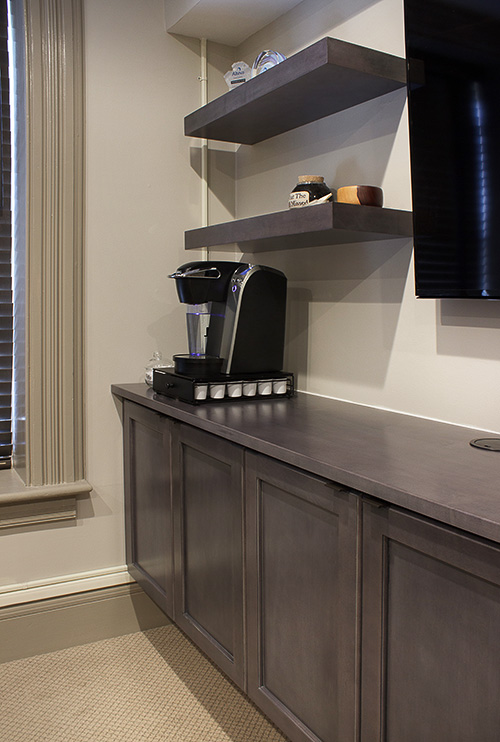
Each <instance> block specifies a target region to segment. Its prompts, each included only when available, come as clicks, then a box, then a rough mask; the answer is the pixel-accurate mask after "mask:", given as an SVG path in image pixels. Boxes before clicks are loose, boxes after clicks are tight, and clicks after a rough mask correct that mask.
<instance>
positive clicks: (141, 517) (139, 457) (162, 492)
mask: <svg viewBox="0 0 500 742" xmlns="http://www.w3.org/2000/svg"><path fill="white" fill-rule="evenodd" d="M124 446H125V456H124V459H125V508H126V509H125V520H126V551H127V565H128V568H129V571H130V573H131V575H132V576H133V577H134V579H135V580H136V581H137V582H138V584H139V585H140V586H141V587H142V588H143V590H144V591H145V592H146V593H147V594H148V595H149V596H150V597H151V599H152V600H154V601H155V603H156V604H157V605H158V606H159V607H160V608H161V609H162V610H163V611H164V612H165V613H166V614H167V615H168V616H170V617H172V616H173V545H172V507H171V487H170V481H171V475H170V421H169V420H168V418H166V417H165V416H163V415H159V414H157V413H155V412H152V411H151V410H148V409H146V408H144V407H140V406H139V405H135V404H133V403H132V402H125V405H124Z"/></svg>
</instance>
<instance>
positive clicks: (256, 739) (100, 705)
mask: <svg viewBox="0 0 500 742" xmlns="http://www.w3.org/2000/svg"><path fill="white" fill-rule="evenodd" d="M285 739H286V738H285V737H284V736H283V735H282V734H281V733H280V732H279V731H278V730H277V729H276V728H275V727H274V726H273V725H272V724H271V723H270V722H269V721H268V720H267V719H266V718H265V717H264V716H262V714H260V712H259V711H258V710H257V709H256V708H255V707H254V706H253V705H252V704H251V703H250V702H249V701H248V700H247V699H246V698H245V696H244V695H243V694H242V693H241V692H240V691H239V690H238V689H237V688H236V687H235V686H234V685H233V684H232V683H231V682H230V681H229V680H228V679H227V678H226V677H225V676H224V675H222V673H220V672H219V670H218V669H217V668H216V667H215V666H214V665H213V664H212V663H211V662H210V661H209V660H207V659H206V658H205V656H204V655H202V654H201V653H200V652H199V651H198V650H197V649H196V648H195V647H194V646H193V645H192V644H191V642H190V641H189V640H188V639H186V638H185V637H184V635H183V634H182V633H181V632H180V631H179V630H178V629H177V628H176V627H175V626H165V627H162V628H158V629H151V630H149V631H145V632H139V633H135V634H128V635H127V636H121V637H118V638H115V639H107V640H105V641H100V642H95V643H93V644H86V645H84V646H81V647H73V648H71V649H64V650H61V651H59V652H53V653H52V654H44V655H38V656H37V657H31V658H29V659H23V660H17V661H15V662H7V663H5V664H3V665H0V740H1V742H111V741H112V742H163V741H164V740H166V741H168V742H212V741H213V742H261V741H262V742H264V741H265V742H284V741H285Z"/></svg>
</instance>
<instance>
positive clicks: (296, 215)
mask: <svg viewBox="0 0 500 742" xmlns="http://www.w3.org/2000/svg"><path fill="white" fill-rule="evenodd" d="M411 236H412V214H411V211H400V210H398V209H384V208H379V207H376V206H358V205H354V204H344V203H327V204H321V205H320V206H305V207H302V208H295V209H289V210H288V211H278V212H275V213H273V214H264V215H262V216H254V217H250V218H248V219H237V220H235V221H232V222H225V223H222V224H214V225H213V226H210V227H202V228H200V229H191V230H189V231H187V232H185V248H186V250H196V249H199V248H202V247H215V246H218V247H223V246H224V245H231V246H232V245H233V244H235V243H237V244H238V245H239V246H240V248H241V249H242V251H244V252H264V251H269V250H284V249H291V248H299V247H317V246H319V245H335V244H340V245H342V244H348V243H352V242H370V241H377V240H390V239H395V238H401V237H411Z"/></svg>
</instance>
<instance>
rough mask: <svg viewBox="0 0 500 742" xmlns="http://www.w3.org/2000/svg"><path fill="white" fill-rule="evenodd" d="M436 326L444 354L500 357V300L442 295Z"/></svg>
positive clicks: (437, 339)
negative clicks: (449, 297) (444, 297)
mask: <svg viewBox="0 0 500 742" xmlns="http://www.w3.org/2000/svg"><path fill="white" fill-rule="evenodd" d="M421 301H426V300H425V299H422V300H421ZM468 329H470V330H471V331H470V332H467V330H468ZM436 330H437V332H436V344H437V352H438V353H439V354H440V355H445V356H462V357H463V356H465V357H467V358H483V359H485V360H492V361H500V334H499V333H500V301H488V300H485V299H440V300H439V301H436Z"/></svg>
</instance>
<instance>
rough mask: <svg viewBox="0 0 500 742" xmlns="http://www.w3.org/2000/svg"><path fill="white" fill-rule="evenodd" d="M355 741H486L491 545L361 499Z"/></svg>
mask: <svg viewBox="0 0 500 742" xmlns="http://www.w3.org/2000/svg"><path fill="white" fill-rule="evenodd" d="M364 523H365V526H364V533H365V551H364V556H365V559H364V572H363V574H364V580H363V582H364V591H363V607H364V616H365V620H364V623H363V626H364V629H363V663H362V677H363V692H362V697H363V699H364V702H363V709H362V712H363V716H362V732H363V735H362V739H364V740H366V741H368V740H369V742H373V741H374V740H383V742H400V740H405V742H421V741H422V740H434V739H436V740H438V739H440V740H453V742H478V741H479V740H481V742H494V741H496V740H498V737H499V730H500V704H499V702H498V699H499V698H500V632H499V627H500V551H499V550H498V549H496V548H493V547H492V546H490V545H488V544H487V543H486V542H484V543H483V542H480V541H478V540H474V539H472V538H469V537H467V536H465V535H462V534H460V533H456V532H453V531H452V530H450V529H446V528H443V527H441V526H438V525H435V524H433V523H430V522H427V521H425V520H421V519H419V518H417V517H412V516H410V515H406V514H404V513H400V512H398V511H393V510H392V509H387V508H383V509H377V508H376V507H373V506H372V505H365V520H364Z"/></svg>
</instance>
